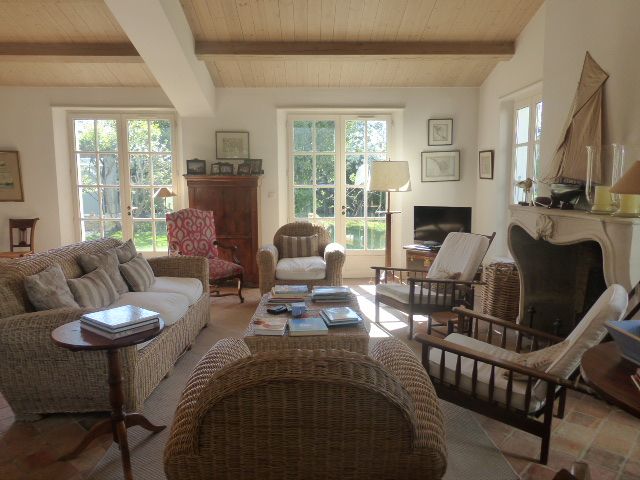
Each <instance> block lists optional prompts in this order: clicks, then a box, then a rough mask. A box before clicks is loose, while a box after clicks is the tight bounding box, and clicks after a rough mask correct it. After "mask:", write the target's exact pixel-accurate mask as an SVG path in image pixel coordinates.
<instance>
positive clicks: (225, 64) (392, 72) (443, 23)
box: [181, 0, 543, 87]
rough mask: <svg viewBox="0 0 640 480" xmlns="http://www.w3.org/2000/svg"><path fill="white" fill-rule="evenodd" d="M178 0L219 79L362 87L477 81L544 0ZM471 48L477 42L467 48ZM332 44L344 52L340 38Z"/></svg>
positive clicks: (221, 82)
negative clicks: (347, 47)
mask: <svg viewBox="0 0 640 480" xmlns="http://www.w3.org/2000/svg"><path fill="white" fill-rule="evenodd" d="M181 3H182V6H183V9H184V11H185V14H186V16H187V20H188V21H189V24H190V26H191V29H192V31H193V34H194V38H195V40H196V52H197V53H199V54H200V55H199V56H200V58H202V59H203V60H205V62H206V63H207V67H208V68H209V71H210V73H211V76H212V78H213V79H214V83H215V84H216V85H217V86H221V87H338V86H344V87H365V86H477V85H480V84H481V83H482V82H483V81H484V79H485V78H486V77H487V75H488V74H489V73H490V72H491V70H492V69H493V68H494V67H495V65H496V64H497V63H498V62H499V61H500V60H504V59H506V58H509V56H510V55H505V54H504V53H503V50H501V49H500V48H499V47H500V42H513V41H514V40H515V39H516V38H517V36H518V34H519V33H520V32H521V31H522V29H523V28H524V26H525V25H526V24H527V23H528V21H529V20H530V19H531V17H532V16H533V15H534V13H535V12H536V11H537V10H538V8H539V7H540V5H541V4H542V3H543V0H181ZM227 42H229V43H227ZM266 42H269V43H266ZM287 42H290V43H289V44H291V43H295V44H299V43H300V42H306V43H305V44H306V45H309V46H310V47H309V51H310V52H313V51H315V50H318V49H319V48H322V45H324V43H323V44H318V43H315V42H328V43H327V45H331V44H336V43H335V42H367V43H366V44H364V45H363V44H357V43H352V44H351V50H353V48H358V47H366V45H370V44H371V43H370V42H385V44H386V45H387V46H388V45H389V44H391V43H393V42H395V43H398V42H413V43H415V42H424V43H429V44H433V42H436V43H435V45H438V42H441V43H442V44H444V45H445V46H446V47H447V48H445V50H447V49H453V50H456V49H462V51H461V52H458V53H462V54H457V55H454V54H452V53H455V52H448V51H445V52H444V54H443V53H439V54H434V53H433V52H432V51H431V50H432V49H431V46H429V45H428V46H427V47H428V48H426V50H427V52H425V53H424V54H412V55H401V54H398V52H391V53H387V52H386V51H387V50H389V49H388V48H385V47H384V46H382V47H376V48H379V50H380V51H379V52H378V53H379V54H375V53H376V52H375V51H370V52H368V54H367V55H353V51H349V52H348V53H349V54H347V55H345V54H342V55H340V54H338V55H326V54H325V55H308V54H291V52H289V51H287V52H285V53H286V54H278V53H279V51H278V50H281V49H282V47H283V45H284V46H285V47H286V45H287ZM244 44H247V45H250V47H249V48H248V49H247V50H249V51H243V54H237V53H229V51H232V52H233V50H234V49H237V47H238V45H240V46H242V45H244ZM270 45H272V46H273V47H272V51H269V46H270ZM449 47H451V48H449ZM476 47H477V48H476ZM437 48H438V49H439V47H437ZM468 48H473V49H475V50H478V51H477V52H474V53H475V54H473V55H468V54H464V49H468ZM418 49H419V50H420V48H418ZM483 49H484V51H483ZM285 50H286V48H285ZM373 50H375V49H373ZM423 50H424V49H423ZM217 52H218V53H217ZM220 52H224V53H220ZM310 52H305V53H310ZM335 52H336V53H341V52H340V49H339V48H338V47H336V49H335ZM324 53H326V52H324ZM342 53H345V52H342Z"/></svg>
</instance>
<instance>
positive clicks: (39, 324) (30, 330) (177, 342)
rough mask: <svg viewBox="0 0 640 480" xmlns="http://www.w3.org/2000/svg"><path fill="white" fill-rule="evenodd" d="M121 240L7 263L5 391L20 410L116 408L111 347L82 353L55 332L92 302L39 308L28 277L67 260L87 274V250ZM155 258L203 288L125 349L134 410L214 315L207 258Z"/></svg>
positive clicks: (159, 267)
mask: <svg viewBox="0 0 640 480" xmlns="http://www.w3.org/2000/svg"><path fill="white" fill-rule="evenodd" d="M120 244H121V242H119V241H117V240H114V239H103V240H95V241H90V242H83V243H79V244H74V245H68V246H65V247H61V248H57V249H53V250H50V251H48V252H43V253H38V254H35V255H32V256H28V257H24V258H21V259H18V260H12V261H4V262H2V263H0V365H2V368H0V392H1V393H2V395H4V397H5V398H6V400H7V402H8V403H9V405H10V406H11V408H12V410H13V411H14V413H15V414H16V416H17V417H18V418H24V419H28V418H30V417H33V416H35V415H39V414H45V413H53V412H88V411H106V410H109V399H108V388H107V359H106V354H105V352H75V353H74V352H70V351H68V350H66V349H63V348H59V347H57V346H55V345H54V344H53V342H52V340H51V332H52V330H53V329H55V328H56V327H58V326H59V325H62V324H64V323H67V322H70V321H72V320H77V319H78V318H79V317H80V315H81V314H83V313H85V312H87V311H90V310H87V309H79V308H62V309H55V310H46V311H39V312H35V311H33V310H34V309H33V307H32V305H31V304H30V303H29V300H28V298H27V295H26V292H25V289H24V286H23V283H24V277H26V276H28V275H32V274H34V273H37V272H40V271H41V270H43V269H45V268H47V267H48V266H50V265H52V264H54V263H58V264H59V265H60V266H61V268H62V270H63V272H64V274H65V276H66V277H67V278H77V277H79V276H81V275H82V271H81V269H80V266H79V265H78V263H77V261H76V258H77V257H78V256H79V255H80V254H81V253H93V254H95V253H102V252H105V251H106V250H108V249H110V248H113V247H115V246H118V245H120ZM149 263H150V264H151V267H152V269H153V271H154V274H155V276H157V277H158V276H164V277H191V278H196V279H198V280H200V281H201V282H202V285H203V293H202V295H201V296H200V297H199V298H198V299H197V300H192V301H193V303H192V304H191V305H190V306H189V307H188V309H186V313H185V314H184V315H183V316H182V317H181V318H180V319H179V320H178V321H176V323H175V324H173V325H171V326H170V327H167V328H166V329H165V330H164V331H163V332H162V333H161V334H160V335H159V336H158V337H156V338H155V339H154V340H153V341H151V342H150V343H149V344H147V345H145V346H144V347H143V348H137V347H127V348H124V349H121V351H120V352H121V362H122V369H123V376H124V383H123V385H124V390H125V395H126V407H127V409H129V410H136V409H139V408H140V407H141V406H142V403H143V402H144V400H145V399H146V398H147V397H148V396H149V394H150V393H151V392H152V391H153V389H154V388H155V387H156V386H157V385H158V384H159V383H160V381H161V380H162V379H163V378H164V377H165V376H166V375H167V373H168V372H169V371H170V370H171V368H172V366H173V364H174V363H175V362H176V360H177V359H178V358H179V356H180V355H181V354H182V352H184V350H185V349H186V348H187V347H188V346H189V345H190V344H191V343H192V342H193V340H194V339H195V337H196V336H197V335H198V333H199V331H200V330H201V329H202V328H203V327H204V326H205V325H206V324H207V322H208V321H209V312H210V309H209V307H210V302H209V294H208V280H209V272H208V264H207V261H206V259H204V258H200V257H159V258H152V259H149ZM191 283H193V282H191ZM196 285H197V284H196ZM141 306H143V305H141ZM147 308H148V307H147Z"/></svg>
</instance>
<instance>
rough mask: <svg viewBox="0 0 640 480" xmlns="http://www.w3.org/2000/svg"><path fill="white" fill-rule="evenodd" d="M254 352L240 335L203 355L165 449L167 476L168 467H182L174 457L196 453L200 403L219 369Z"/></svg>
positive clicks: (226, 340) (189, 383)
mask: <svg viewBox="0 0 640 480" xmlns="http://www.w3.org/2000/svg"><path fill="white" fill-rule="evenodd" d="M250 355H251V352H250V351H249V347H247V344H246V343H244V341H242V340H241V339H239V338H225V339H222V340H220V341H219V342H217V343H216V344H215V345H214V346H213V347H211V349H210V350H209V351H208V352H207V353H206V354H205V355H204V357H202V359H200V361H199V362H198V364H197V365H196V368H195V369H194V370H193V373H192V374H191V376H190V377H189V380H188V382H187V385H186V386H185V388H184V391H183V392H182V397H181V398H180V402H179V403H178V408H177V409H176V414H175V416H174V419H173V425H172V426H171V433H170V435H169V440H168V441H167V445H166V447H165V449H164V466H165V467H164V468H165V472H166V473H167V476H168V477H169V478H171V477H172V476H171V475H170V474H169V471H170V470H172V469H174V468H178V469H179V468H180V467H179V465H175V464H174V462H173V460H175V459H176V457H179V456H180V457H183V456H185V455H196V454H197V452H196V448H197V442H198V421H199V418H198V407H202V405H201V401H200V400H201V398H200V397H201V395H202V394H203V392H204V391H206V390H207V389H208V388H209V385H210V383H211V382H212V381H215V379H214V377H215V375H216V373H217V372H219V371H220V370H222V369H223V368H225V367H226V366H227V365H230V364H232V363H234V362H236V361H237V360H240V359H242V358H245V357H248V356H250Z"/></svg>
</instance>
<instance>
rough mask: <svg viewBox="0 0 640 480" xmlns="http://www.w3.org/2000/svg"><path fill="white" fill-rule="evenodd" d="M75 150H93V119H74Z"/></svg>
mask: <svg viewBox="0 0 640 480" xmlns="http://www.w3.org/2000/svg"><path fill="white" fill-rule="evenodd" d="M73 123H74V130H75V138H76V151H79V152H95V150H96V130H95V128H94V127H95V124H94V121H93V120H74V121H73Z"/></svg>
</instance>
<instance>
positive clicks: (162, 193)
mask: <svg viewBox="0 0 640 480" xmlns="http://www.w3.org/2000/svg"><path fill="white" fill-rule="evenodd" d="M153 196H154V197H160V198H162V199H164V209H165V211H168V210H167V198H169V197H175V196H176V194H175V193H173V192H172V191H171V190H169V189H168V188H167V187H162V188H160V189H159V190H158V191H157V192H156V193H155V194H154V195H153Z"/></svg>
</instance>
